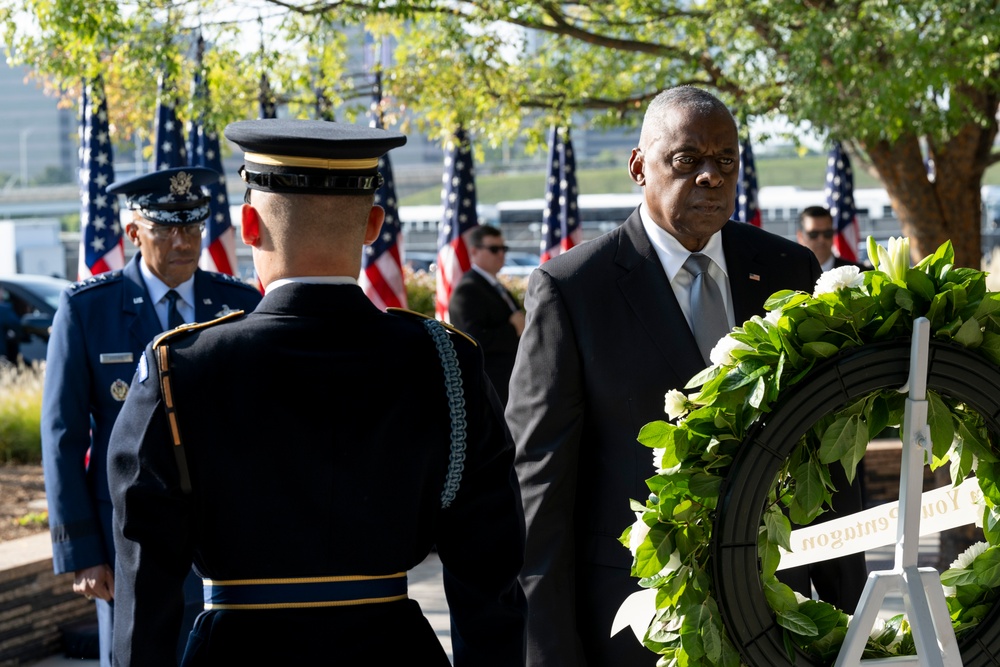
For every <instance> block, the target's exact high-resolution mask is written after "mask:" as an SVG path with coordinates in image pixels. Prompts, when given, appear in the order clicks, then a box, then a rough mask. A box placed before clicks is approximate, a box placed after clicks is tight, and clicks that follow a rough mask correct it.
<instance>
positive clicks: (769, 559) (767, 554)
mask: <svg viewBox="0 0 1000 667" xmlns="http://www.w3.org/2000/svg"><path fill="white" fill-rule="evenodd" d="M757 555H758V556H759V557H760V575H761V577H762V578H766V577H772V576H774V573H775V572H777V571H778V565H780V564H781V552H780V551H779V550H778V545H777V544H774V543H773V542H771V541H769V540H768V539H767V530H765V529H764V528H761V530H760V534H758V535H757Z"/></svg>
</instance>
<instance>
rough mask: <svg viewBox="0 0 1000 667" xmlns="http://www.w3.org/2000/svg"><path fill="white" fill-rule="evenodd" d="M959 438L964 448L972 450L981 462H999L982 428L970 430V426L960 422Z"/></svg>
mask: <svg viewBox="0 0 1000 667" xmlns="http://www.w3.org/2000/svg"><path fill="white" fill-rule="evenodd" d="M958 436H959V437H960V438H961V439H962V446H963V447H965V448H967V449H971V450H972V453H973V454H975V455H976V458H978V459H979V460H980V461H986V462H987V463H994V462H995V461H997V457H996V454H994V453H993V447H992V446H991V445H990V443H989V440H988V438H987V436H986V432H985V431H983V430H982V428H981V427H977V428H969V424H968V423H967V422H965V421H960V422H959V424H958Z"/></svg>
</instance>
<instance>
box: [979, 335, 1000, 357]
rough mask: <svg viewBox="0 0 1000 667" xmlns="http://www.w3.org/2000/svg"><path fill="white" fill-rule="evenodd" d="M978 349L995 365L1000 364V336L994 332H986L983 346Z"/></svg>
mask: <svg viewBox="0 0 1000 667" xmlns="http://www.w3.org/2000/svg"><path fill="white" fill-rule="evenodd" d="M976 349H978V350H979V351H980V352H982V353H983V354H985V355H986V357H987V358H989V360H990V361H992V362H993V363H994V364H1000V334H995V333H993V332H992V331H986V332H984V333H983V344H982V345H980V346H979V347H978V348H976Z"/></svg>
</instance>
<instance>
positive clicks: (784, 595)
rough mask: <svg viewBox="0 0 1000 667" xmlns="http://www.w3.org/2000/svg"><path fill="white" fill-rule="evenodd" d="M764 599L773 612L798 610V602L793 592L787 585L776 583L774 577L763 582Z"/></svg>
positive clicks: (776, 580)
mask: <svg viewBox="0 0 1000 667" xmlns="http://www.w3.org/2000/svg"><path fill="white" fill-rule="evenodd" d="M764 597H765V598H766V599H767V603H768V604H769V605H771V609H773V610H775V611H794V612H797V611H798V610H799V600H798V598H796V597H795V591H793V590H792V588H791V586H789V585H788V584H783V583H781V582H780V581H778V579H777V578H776V577H769V578H767V579H765V580H764Z"/></svg>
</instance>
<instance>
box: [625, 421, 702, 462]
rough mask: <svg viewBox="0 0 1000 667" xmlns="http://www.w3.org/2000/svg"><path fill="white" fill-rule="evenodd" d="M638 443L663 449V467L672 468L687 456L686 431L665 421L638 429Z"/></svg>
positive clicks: (651, 423)
mask: <svg viewBox="0 0 1000 667" xmlns="http://www.w3.org/2000/svg"><path fill="white" fill-rule="evenodd" d="M637 439H638V441H639V443H640V444H642V445H645V446H646V447H652V448H657V449H663V467H664V468H672V467H673V466H675V465H677V464H678V463H680V462H681V461H682V460H684V457H686V456H687V455H688V448H689V446H690V445H689V443H688V437H687V431H685V430H683V429H681V428H678V427H677V426H674V425H673V424H668V423H667V422H665V421H655V422H650V423H648V424H646V425H645V426H643V427H642V428H641V429H639V437H638V438H637Z"/></svg>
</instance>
